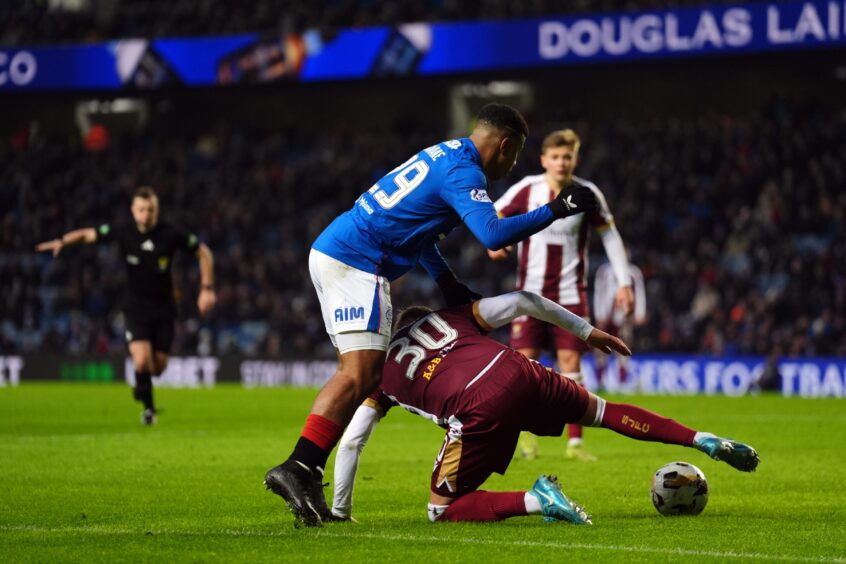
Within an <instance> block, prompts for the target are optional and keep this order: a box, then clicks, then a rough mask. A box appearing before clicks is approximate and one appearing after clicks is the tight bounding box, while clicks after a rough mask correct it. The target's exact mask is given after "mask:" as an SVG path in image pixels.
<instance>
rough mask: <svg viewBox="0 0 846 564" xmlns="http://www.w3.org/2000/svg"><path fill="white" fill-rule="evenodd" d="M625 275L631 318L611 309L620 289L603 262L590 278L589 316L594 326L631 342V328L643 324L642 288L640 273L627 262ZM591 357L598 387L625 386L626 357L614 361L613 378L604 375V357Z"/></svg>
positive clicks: (594, 355) (627, 363) (605, 356)
mask: <svg viewBox="0 0 846 564" xmlns="http://www.w3.org/2000/svg"><path fill="white" fill-rule="evenodd" d="M629 276H630V277H631V281H632V288H633V289H634V311H633V314H632V315H626V314H625V312H624V311H623V310H621V309H620V308H618V307H614V306H615V305H616V299H617V296H618V295H619V293H620V287H619V286H618V283H617V276H616V275H615V274H614V272H613V268H611V266H610V265H609V264H608V263H607V262H606V263H603V264H602V265H600V267H599V268H597V269H596V275H595V276H594V278H593V316H594V321H595V322H596V326H597V327H599V328H600V329H602V330H603V331H605V332H606V333H609V334H611V335H614V336H615V337H620V338H621V339H623V340H625V341H626V342H630V341H631V340H632V334H633V332H634V328H635V326H637V325H642V324H644V323H646V287H645V286H644V283H643V273H642V272H641V271H640V269H639V268H638V267H637V266H635V265H634V264H632V263H629ZM593 358H594V362H595V364H596V379H597V383H598V384H599V386H600V387H607V384H608V382H609V381H616V383H618V384H622V383H625V381H626V378H627V373H628V366H629V362H628V361H629V359H628V358H618V359H617V366H618V367H619V374H618V375H617V377H616V378H611V377H610V376H609V374H607V370H608V356H607V355H605V354H602V353H601V352H599V351H594V353H593ZM612 389H613V388H612Z"/></svg>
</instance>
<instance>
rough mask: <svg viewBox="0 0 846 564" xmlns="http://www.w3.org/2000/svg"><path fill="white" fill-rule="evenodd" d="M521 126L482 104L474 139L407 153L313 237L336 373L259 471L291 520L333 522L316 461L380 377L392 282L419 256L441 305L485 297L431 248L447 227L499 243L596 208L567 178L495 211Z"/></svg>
mask: <svg viewBox="0 0 846 564" xmlns="http://www.w3.org/2000/svg"><path fill="white" fill-rule="evenodd" d="M528 134H529V128H528V126H527V125H526V121H525V120H524V119H523V116H522V115H520V112H518V111H517V110H516V109H514V108H512V107H510V106H507V105H504V104H488V105H486V106H485V107H483V108H482V109H481V111H480V112H479V114H478V116H477V123H476V127H475V129H474V130H473V133H472V134H471V135H470V137H469V138H463V139H454V140H451V141H445V142H442V143H439V144H437V145H433V146H432V147H429V148H427V149H424V150H423V151H420V152H419V153H417V154H416V155H414V156H413V157H412V158H410V159H409V160H408V161H406V162H405V163H403V164H401V165H400V166H398V167H397V168H395V169H394V170H392V171H391V172H390V173H388V174H387V175H385V176H384V177H383V178H382V179H381V180H379V181H378V182H377V183H376V184H374V185H373V186H372V187H371V188H370V189H369V190H368V191H367V192H365V193H364V194H362V195H361V196H360V197H359V198H358V200H356V202H355V204H354V205H353V207H352V208H351V209H350V210H349V211H347V212H345V213H343V214H341V215H340V216H339V217H338V218H336V219H335V220H334V221H333V222H332V223H331V224H330V225H329V227H327V228H326V229H325V230H324V231H323V233H321V234H320V236H319V237H318V238H317V240H316V241H315V242H314V244H313V245H312V249H311V253H310V255H309V271H310V273H311V278H312V282H313V284H314V287H315V290H316V291H317V295H318V298H319V300H320V307H321V311H322V314H323V320H324V323H325V325H326V332H327V333H328V334H329V338H330V339H331V340H332V344H333V345H334V346H335V349H336V351H337V354H338V361H339V363H338V369H337V371H336V372H335V374H334V375H333V376H332V378H330V380H329V381H328V382H327V383H326V385H325V386H324V387H323V389H322V390H321V391H320V393H319V394H318V395H317V398H316V399H315V401H314V404H313V406H312V410H311V414H310V415H309V416H308V419H307V420H306V425H305V428H304V429H303V432H302V436H301V437H300V439H299V441H298V442H297V444H296V446H295V448H294V451H293V452H292V453H291V456H290V457H289V458H288V460H286V461H285V462H283V463H282V464H280V465H278V466H276V467H274V468H272V469H270V471H268V473H267V475H266V476H265V484H266V485H267V487H268V488H269V489H271V490H272V491H273V492H274V493H275V494H277V495H280V496H281V497H282V498H283V499H284V500H285V502H286V503H287V504H288V507H289V508H290V509H291V512H292V513H293V514H294V517H295V518H296V520H297V521H298V522H301V523H303V524H305V525H307V526H320V525H321V524H322V523H323V522H324V521H327V520H331V519H332V514H331V512H330V511H329V509H328V507H327V506H326V499H325V497H324V494H323V487H322V481H323V469H324V468H325V465H326V461H327V459H328V457H329V453H330V452H331V451H332V449H334V448H335V445H336V444H337V443H338V440H339V439H340V437H341V434H342V433H343V430H344V427H345V426H346V425H347V424H348V423H349V421H350V419H351V418H352V415H353V413H354V412H355V410H356V409H357V408H358V406H359V405H360V404H361V402H362V401H363V400H364V399H365V398H366V397H367V396H368V395H369V394H370V393H371V392H372V391H373V390H374V389H376V387H377V386H378V385H379V382H380V381H381V377H382V367H383V365H384V362H385V352H386V350H387V348H388V342H389V341H390V337H391V321H392V319H391V318H392V310H391V297H390V283H391V282H392V281H393V280H396V279H397V278H399V277H400V276H402V275H403V274H405V273H406V272H408V271H409V270H411V269H412V268H413V267H414V266H415V265H416V264H418V263H419V264H421V265H422V266H423V268H425V269H426V271H427V272H428V273H429V275H431V276H432V278H434V279H435V281H436V282H437V284H438V286H439V287H440V288H441V291H442V292H443V294H444V297H445V300H446V302H447V305H448V306H454V305H459V304H462V303H470V302H472V301H473V300H476V299H478V298H480V297H481V296H479V295H478V294H476V293H474V292H473V291H471V290H470V289H469V288H467V286H465V285H464V284H462V283H461V282H459V281H458V280H457V279H456V277H455V275H454V274H453V273H452V271H451V270H450V268H449V266H448V265H447V264H446V262H445V261H444V259H443V257H442V256H441V254H440V253H439V252H438V248H437V246H436V243H437V242H438V241H439V240H440V239H442V238H443V237H445V236H446V235H447V234H448V233H449V232H450V231H451V230H452V229H453V228H455V227H457V226H458V225H459V224H461V223H462V222H463V223H464V224H465V225H467V227H468V228H469V229H470V231H471V232H472V233H473V235H475V236H476V238H477V239H478V240H479V241H480V242H481V243H482V244H483V245H485V247H487V248H488V249H492V250H496V249H500V248H502V247H505V246H507V245H511V244H513V243H516V242H518V241H521V240H523V239H525V238H526V237H529V236H530V235H532V234H534V233H536V232H538V231H540V230H542V229H544V228H545V227H547V226H548V225H549V224H550V223H552V222H553V221H554V220H556V219H559V218H562V217H568V216H571V215H575V214H577V213H582V212H592V211H595V210H596V209H597V206H598V202H597V200H596V197H595V196H594V195H593V192H592V191H591V190H590V189H589V188H587V187H585V186H581V185H577V184H574V185H571V186H569V187H567V188H565V189H564V190H562V191H561V192H560V194H559V195H558V197H556V198H555V199H554V200H552V201H551V202H550V203H549V204H547V205H545V206H542V207H540V208H538V209H535V210H533V211H531V212H529V213H526V214H523V215H518V216H513V217H509V218H499V217H498V216H497V213H496V210H495V209H494V206H493V203H492V202H491V200H490V198H489V197H488V193H487V187H488V179H490V180H497V179H500V178H503V177H505V176H506V175H507V174H508V172H509V171H510V170H511V169H512V168H513V167H514V163H515V162H516V160H517V156H518V155H519V154H520V151H521V150H522V149H523V145H524V144H525V142H526V137H527V136H528ZM409 354H411V353H409Z"/></svg>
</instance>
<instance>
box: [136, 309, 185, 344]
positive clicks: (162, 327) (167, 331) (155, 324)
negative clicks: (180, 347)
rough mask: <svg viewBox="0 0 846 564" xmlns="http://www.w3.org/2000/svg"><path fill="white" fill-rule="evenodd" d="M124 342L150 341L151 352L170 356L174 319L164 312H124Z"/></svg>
mask: <svg viewBox="0 0 846 564" xmlns="http://www.w3.org/2000/svg"><path fill="white" fill-rule="evenodd" d="M123 315H124V319H125V325H126V342H127V343H131V342H133V341H150V343H151V344H152V347H153V350H154V351H156V352H163V353H167V354H170V348H171V345H172V344H173V325H174V323H175V321H176V318H175V316H174V315H173V314H171V313H168V312H164V311H149V310H148V311H141V310H138V309H135V308H133V309H131V310H130V309H127V310H125V311H124V314H123Z"/></svg>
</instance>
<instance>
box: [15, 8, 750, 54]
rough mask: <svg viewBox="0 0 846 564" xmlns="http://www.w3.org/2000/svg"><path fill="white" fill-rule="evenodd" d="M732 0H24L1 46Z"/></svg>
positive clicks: (524, 15)
mask: <svg viewBox="0 0 846 564" xmlns="http://www.w3.org/2000/svg"><path fill="white" fill-rule="evenodd" d="M737 3H738V2H736V1H732V0H718V1H715V0H710V1H709V0H575V1H568V0H532V1H531V2H513V1H510V0H484V1H482V2H461V1H460V0H324V1H321V2H295V1H292V0H283V1H281V2H277V1H271V0H256V1H255V2H238V1H237V0H173V1H171V2H161V1H159V0H132V1H129V0H111V1H103V0H87V1H86V0H82V1H80V2H67V3H65V2H48V1H46V0H23V1H21V2H9V3H3V4H2V5H0V29H1V30H2V32H0V44H5V45H14V44H17V45H21V44H44V43H50V44H56V43H75V42H81V41H98V40H108V39H118V38H124V37H174V36H195V35H214V34H227V33H244V32H256V31H258V32H283V33H288V32H302V31H304V30H306V29H310V28H313V29H319V30H321V31H324V32H327V33H331V32H332V31H333V30H336V29H339V28H345V27H363V26H374V25H397V24H401V23H407V22H418V21H427V22H437V21H455V20H501V19H509V18H530V17H545V16H551V15H562V14H581V13H592V12H610V11H628V10H652V9H667V8H673V7H688V6H703V5H708V4H737Z"/></svg>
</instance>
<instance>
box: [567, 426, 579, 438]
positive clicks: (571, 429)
mask: <svg viewBox="0 0 846 564" xmlns="http://www.w3.org/2000/svg"><path fill="white" fill-rule="evenodd" d="M567 438H568V439H581V438H582V426H581V425H574V424H572V423H570V424H568V425H567Z"/></svg>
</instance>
